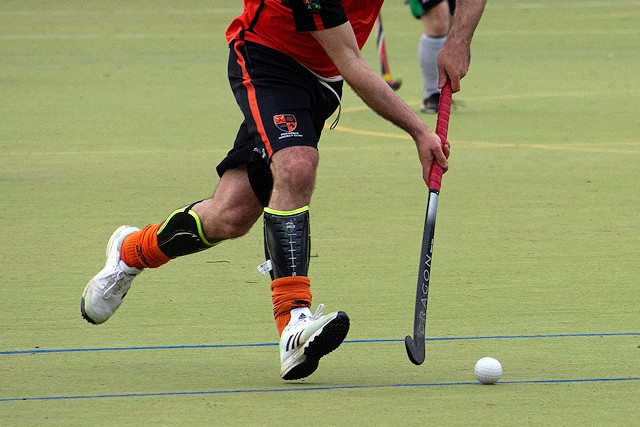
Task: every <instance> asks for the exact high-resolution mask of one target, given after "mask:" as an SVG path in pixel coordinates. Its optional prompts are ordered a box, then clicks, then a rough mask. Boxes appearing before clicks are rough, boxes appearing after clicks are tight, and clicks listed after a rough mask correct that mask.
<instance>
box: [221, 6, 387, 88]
mask: <svg viewBox="0 0 640 427" xmlns="http://www.w3.org/2000/svg"><path fill="white" fill-rule="evenodd" d="M382 2H383V0H244V12H243V13H242V14H241V15H240V16H238V17H237V18H236V19H234V20H233V21H232V22H231V25H229V28H227V34H226V36H227V41H228V42H229V43H232V42H233V41H234V40H246V41H249V42H254V43H259V44H262V45H265V46H268V47H270V48H272V49H276V50H278V51H280V52H282V53H284V54H286V55H288V56H290V57H291V58H293V59H295V60H296V61H298V62H299V63H301V64H302V65H304V66H305V67H307V68H309V69H310V70H311V71H313V72H314V73H316V74H318V75H320V76H322V77H325V78H332V77H338V76H339V75H340V73H339V72H338V69H337V68H336V67H335V65H333V62H332V61H331V59H330V58H329V56H328V55H327V54H326V52H325V51H324V49H322V47H321V46H320V44H319V43H318V42H317V41H316V40H315V39H314V38H313V36H312V35H311V34H310V33H309V31H319V30H323V29H327V28H333V27H337V26H339V25H342V24H344V23H345V22H347V21H349V22H350V23H351V26H352V27H353V31H354V33H355V35H356V39H357V41H358V46H359V47H360V49H362V47H363V46H364V43H365V41H366V40H367V38H368V37H369V34H370V33H371V29H372V28H373V25H374V23H375V20H376V16H377V15H378V12H380V8H381V7H382Z"/></svg>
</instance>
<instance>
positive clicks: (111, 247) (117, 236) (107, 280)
mask: <svg viewBox="0 0 640 427" xmlns="http://www.w3.org/2000/svg"><path fill="white" fill-rule="evenodd" d="M136 231H138V229H137V228H135V227H129V226H128V225H123V226H122V227H120V228H118V229H117V230H116V231H115V232H114V233H113V234H112V235H111V238H110V239H109V244H108V245H107V263H106V265H105V266H104V268H103V269H102V270H100V272H99V273H98V274H96V275H95V276H94V277H93V279H91V281H90V282H89V283H88V284H87V287H86V288H84V292H83V293H82V300H81V301H80V311H81V312H82V317H84V318H85V319H86V320H87V322H89V323H93V324H96V325H97V324H100V323H104V322H106V321H107V320H108V319H109V317H111V315H112V314H113V313H114V312H115V311H116V310H117V309H118V307H120V304H122V299H123V298H124V297H125V295H126V294H127V292H128V291H129V288H130V287H131V281H132V280H133V278H134V277H136V276H137V275H138V274H139V273H140V272H141V271H142V270H138V269H137V268H133V267H129V266H128V265H126V264H125V263H124V262H123V261H121V260H120V248H121V247H122V241H123V240H124V238H125V237H126V236H128V235H129V234H131V233H134V232H136Z"/></svg>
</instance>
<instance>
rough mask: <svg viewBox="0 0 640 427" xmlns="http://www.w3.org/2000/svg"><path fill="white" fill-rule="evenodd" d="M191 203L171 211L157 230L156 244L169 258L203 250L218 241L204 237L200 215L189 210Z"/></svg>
mask: <svg viewBox="0 0 640 427" xmlns="http://www.w3.org/2000/svg"><path fill="white" fill-rule="evenodd" d="M196 203H197V202H196ZM193 205H195V203H194V204H192V205H190V206H188V207H186V208H183V209H178V210H177V211H175V212H173V213H172V214H171V215H170V216H169V218H167V220H166V221H165V222H164V224H162V226H161V227H160V229H159V230H158V246H159V247H160V249H161V250H162V252H164V253H165V255H167V256H168V257H170V258H176V257H179V256H183V255H189V254H193V253H196V252H200V251H204V250H205V249H209V248H211V247H213V246H215V245H217V244H218V243H219V242H213V243H211V242H209V241H208V240H207V239H206V238H205V237H204V232H203V231H202V223H201V222H200V217H198V214H196V213H195V212H194V211H192V210H191V208H192V207H193Z"/></svg>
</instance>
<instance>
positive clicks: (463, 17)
mask: <svg viewBox="0 0 640 427" xmlns="http://www.w3.org/2000/svg"><path fill="white" fill-rule="evenodd" d="M485 4H486V0H458V1H457V2H456V11H455V14H454V17H453V26H452V27H451V30H450V31H449V35H448V36H447V41H446V42H445V43H444V46H442V49H441V50H440V54H439V55H438V73H439V78H438V87H439V88H440V89H442V87H444V84H445V83H446V82H447V79H449V80H451V89H452V90H453V92H458V91H459V90H460V80H461V79H462V78H463V77H464V76H465V75H466V74H467V71H468V70H469V63H470V62H471V39H473V33H474V31H475V30H476V27H477V26H478V23H479V22H480V17H482V12H483V11H484V6H485Z"/></svg>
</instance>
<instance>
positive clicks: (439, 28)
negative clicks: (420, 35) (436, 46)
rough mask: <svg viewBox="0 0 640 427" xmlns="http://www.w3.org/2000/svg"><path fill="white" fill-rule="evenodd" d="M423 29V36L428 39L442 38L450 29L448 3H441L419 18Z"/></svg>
mask: <svg viewBox="0 0 640 427" xmlns="http://www.w3.org/2000/svg"><path fill="white" fill-rule="evenodd" d="M420 19H421V21H422V24H423V27H424V34H426V35H427V36H429V37H444V36H446V35H447V34H449V29H450V28H451V12H450V11H449V3H448V2H447V1H443V2H441V3H439V4H438V5H437V6H435V7H434V8H433V9H431V10H430V11H429V12H427V13H425V14H424V15H422V17H421V18H420Z"/></svg>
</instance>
